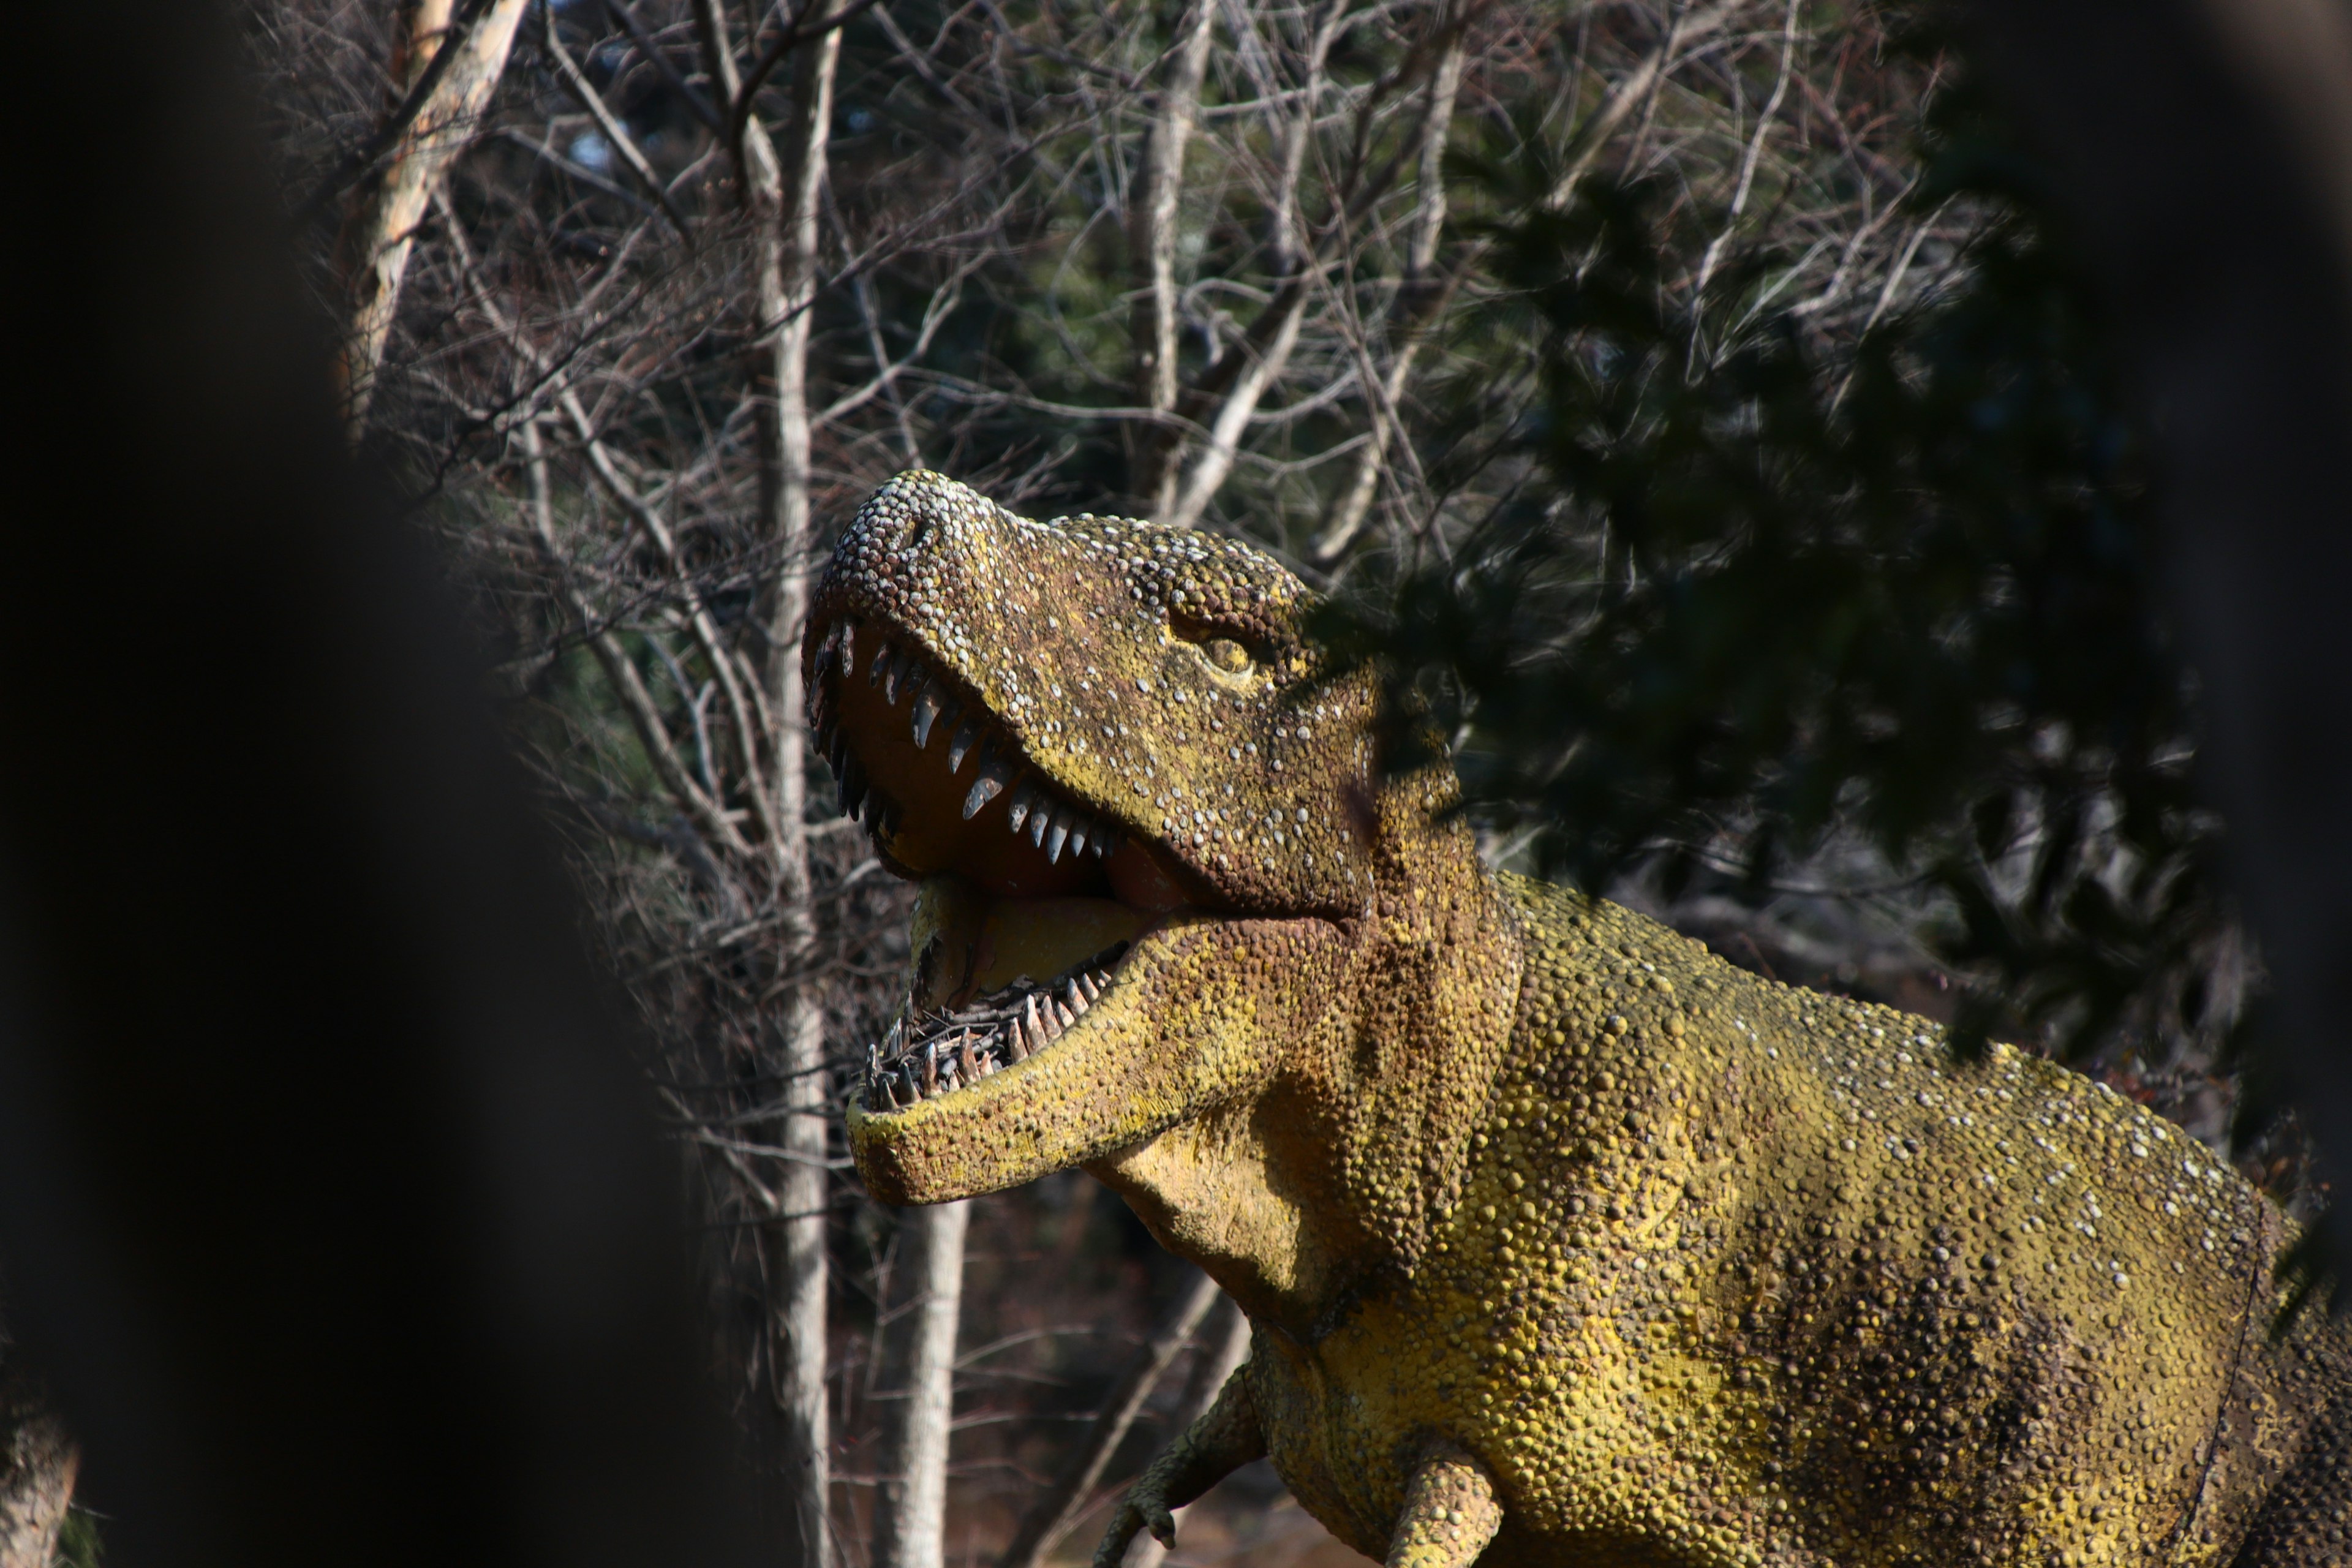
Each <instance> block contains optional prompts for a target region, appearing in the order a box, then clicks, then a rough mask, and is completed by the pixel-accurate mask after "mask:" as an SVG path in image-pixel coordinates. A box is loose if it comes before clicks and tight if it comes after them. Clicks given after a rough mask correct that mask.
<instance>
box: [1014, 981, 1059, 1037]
mask: <svg viewBox="0 0 2352 1568" xmlns="http://www.w3.org/2000/svg"><path fill="white" fill-rule="evenodd" d="M1021 1017H1022V1021H1023V1022H1024V1023H1026V1024H1027V1025H1028V1026H1029V1032H1030V1034H1031V1035H1033V1036H1034V1037H1036V1039H1037V1041H1038V1042H1039V1044H1041V1045H1042V1044H1044V1043H1045V1042H1046V1041H1049V1040H1051V1039H1052V1038H1053V1037H1055V1035H1058V1034H1060V1033H1061V1031H1060V1030H1059V1029H1056V1028H1055V1027H1054V1025H1053V1020H1052V1019H1050V1018H1048V1017H1047V1016H1045V1015H1044V1014H1043V1013H1040V1012H1039V1011H1038V1010H1037V993H1035V992H1034V991H1032V992H1031V993H1029V998H1028V1000H1027V1001H1025V1002H1024V1003H1023V1004H1022V1005H1021Z"/></svg>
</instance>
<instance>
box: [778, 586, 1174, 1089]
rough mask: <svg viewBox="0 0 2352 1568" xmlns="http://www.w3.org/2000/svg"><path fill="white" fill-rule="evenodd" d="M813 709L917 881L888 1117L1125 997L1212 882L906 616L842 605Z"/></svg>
mask: <svg viewBox="0 0 2352 1568" xmlns="http://www.w3.org/2000/svg"><path fill="white" fill-rule="evenodd" d="M810 674H811V684H810V692H809V717H810V722H811V727H812V729H813V730H814V733H815V736H816V739H817V743H818V744H819V746H820V747H821V748H823V749H824V752H825V754H826V757H827V759H828V760H829V761H830V762H831V763H832V764H833V770H834V777H835V780H836V781H837V783H838V786H839V791H840V798H841V806H842V810H843V812H844V813H845V814H846V815H849V816H855V817H856V818H857V819H859V820H860V821H862V822H863V823H864V824H865V826H866V832H867V834H868V835H869V836H870V837H872V839H873V841H874V844H875V848H876V853H877V855H878V856H879V858H881V860H882V862H883V863H884V864H885V865H886V866H887V867H888V868H890V869H891V870H893V871H895V872H897V873H898V874H899V875H901V876H904V877H907V878H909V879H914V880H917V881H919V882H920V883H921V884H922V892H921V895H920V897H919V899H918V901H917V911H916V920H915V930H914V931H913V933H912V935H913V946H914V957H913V971H912V973H911V974H910V976H909V984H908V996H907V1001H906V1005H905V1008H904V1010H903V1011H902V1012H901V1014H900V1015H899V1016H898V1020H897V1021H896V1022H895V1023H894V1024H892V1025H891V1026H890V1028H889V1030H888V1032H887V1034H886V1035H885V1036H884V1037H883V1038H882V1039H881V1040H879V1041H877V1042H876V1043H875V1044H874V1045H873V1046H871V1047H869V1048H868V1051H867V1058H866V1079H865V1083H864V1086H863V1091H862V1099H863V1101H864V1104H865V1108H866V1110H868V1111H869V1112H875V1113H879V1114H886V1115H887V1114H888V1113H890V1112H892V1111H896V1110H902V1109H906V1108H909V1107H912V1106H914V1105H916V1104H918V1103H919V1102H921V1101H923V1100H929V1099H931V1098H934V1097H936V1096H940V1095H947V1094H954V1093H957V1092H960V1091H961V1090H965V1089H971V1088H972V1087H973V1086H975V1085H976V1084H977V1083H979V1082H980V1080H982V1079H986V1078H989V1077H992V1076H993V1075H995V1074H996V1073H998V1072H1001V1071H1003V1070H1006V1069H1008V1068H1015V1067H1018V1066H1019V1065H1020V1064H1021V1063H1023V1062H1024V1061H1026V1060H1028V1059H1029V1058H1031V1057H1033V1056H1034V1055H1036V1054H1038V1053H1040V1052H1042V1051H1045V1050H1046V1049H1048V1048H1049V1047H1054V1046H1055V1045H1057V1044H1058V1043H1059V1042H1060V1041H1061V1039H1062V1037H1064V1036H1065V1035H1066V1034H1068V1033H1070V1032H1072V1031H1073V1030H1075V1029H1077V1028H1078V1027H1079V1026H1080V1020H1081V1019H1083V1018H1086V1017H1087V1016H1088V1015H1089V1014H1090V1013H1094V1012H1096V1011H1097V1010H1098V1009H1104V1008H1111V1009H1116V1008H1117V1007H1118V1005H1120V998H1119V994H1118V993H1119V980H1120V973H1121V969H1122V965H1123V964H1124V963H1125V961H1126V960H1127V958H1128V956H1129V954H1131V953H1132V952H1134V950H1135V948H1136V946H1137V945H1138V944H1139V943H1140V942H1143V941H1145V939H1147V938H1148V937H1149V936H1150V933H1151V932H1152V931H1154V930H1155V929H1157V928H1158V927H1159V926H1160V924H1162V923H1164V922H1165V921H1167V920H1168V919H1169V918H1170V917H1171V916H1173V915H1175V914H1177V913H1179V912H1180V911H1184V910H1196V909H1202V908H1207V907H1212V906H1213V900H1212V898H1211V897H1210V895H1209V894H1208V891H1207V889H1205V887H1204V886H1203V885H1202V882H1201V880H1200V879H1198V878H1197V877H1196V876H1194V875H1193V873H1192V872H1191V871H1190V870H1189V869H1188V868H1185V867H1184V866H1183V865H1182V863H1181V860H1180V859H1179V858H1177V857H1176V856H1175V855H1174V854H1173V853H1171V852H1170V851H1169V850H1168V849H1167V848H1166V847H1163V846H1161V845H1160V844H1158V843H1156V842H1153V841H1152V840H1151V839H1150V837H1148V836H1146V835H1142V834H1139V833H1137V832H1134V831H1132V830H1131V828H1130V827H1129V825H1128V824H1125V823H1122V822H1121V821H1119V820H1118V817H1117V816H1115V815H1114V814H1113V812H1112V810H1111V809H1110V808H1109V807H1108V805H1106V804H1104V803H1099V802H1088V801H1087V800H1084V799H1082V798H1080V796H1079V795H1077V793H1076V791H1075V790H1073V789H1072V788H1071V787H1070V786H1068V785H1067V784H1064V783H1062V782H1060V781H1058V780H1056V779H1055V777H1054V776H1053V775H1052V774H1051V773H1049V772H1048V771H1047V769H1046V767H1045V765H1044V764H1043V763H1040V762H1039V761H1038V760H1037V759H1036V758H1035V757H1034V755H1033V754H1032V753H1031V752H1029V751H1028V750H1027V749H1025V748H1024V746H1023V745H1022V744H1021V742H1020V741H1019V740H1018V738H1017V737H1016V735H1015V733H1014V729H1013V726H1012V725H1011V724H1009V723H1007V722H1006V721H1004V720H1003V718H1001V717H1000V716H999V715H997V714H995V713H993V712H992V711H991V710H989V709H988V707H987V705H986V704H985V703H984V702H982V700H980V699H979V698H978V696H977V695H976V694H975V693H974V692H973V691H972V689H971V687H970V686H969V685H967V684H966V683H965V682H963V681H961V680H960V679H957V678H956V677H955V676H954V675H952V674H951V673H950V672H949V671H947V670H945V669H943V668H940V666H939V664H938V663H937V662H935V661H934V660H933V659H931V658H928V657H926V655H925V654H924V653H923V652H922V650H921V649H920V648H919V647H918V646H917V644H916V641H915V639H914V638H913V637H911V636H909V635H908V634H907V633H905V632H903V631H900V630H898V628H895V627H891V626H883V625H877V624H876V623H875V622H872V621H868V620H862V619H859V618H856V617H852V616H840V617H838V618H836V619H835V620H833V621H832V622H831V623H830V624H828V625H825V626H824V630H823V632H822V634H821V637H820V640H819V641H818V642H817V644H816V653H815V655H814V658H813V660H812V662H811V666H810Z"/></svg>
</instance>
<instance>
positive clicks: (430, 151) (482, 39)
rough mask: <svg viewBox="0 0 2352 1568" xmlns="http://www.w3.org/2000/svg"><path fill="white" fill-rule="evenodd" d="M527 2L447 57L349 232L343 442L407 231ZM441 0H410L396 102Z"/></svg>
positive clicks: (499, 65) (485, 95)
mask: <svg viewBox="0 0 2352 1568" xmlns="http://www.w3.org/2000/svg"><path fill="white" fill-rule="evenodd" d="M527 3H528V0H494V3H493V4H492V5H490V7H489V9H488V11H487V12H485V13H484V14H483V15H482V17H481V19H480V20H479V21H478V22H476V23H475V24H474V26H472V28H471V29H470V30H468V31H467V34H466V35H465V37H462V38H461V39H459V40H458V41H457V48H458V49H459V51H460V53H459V55H458V57H457V59H456V60H455V61H454V62H453V63H452V64H451V65H450V67H449V68H448V69H447V70H446V72H445V73H444V74H443V76H442V78H441V80H440V82H439V84H438V85H437V86H436V87H435V88H434V89H433V96H432V97H431V98H430V99H428V100H425V106H424V107H423V108H422V109H420V110H418V111H417V114H416V118H415V121H411V122H410V124H409V127H408V130H407V132H405V133H404V135H403V136H402V137H401V139H400V145H399V148H398V150H397V151H395V152H394V153H393V156H392V162H391V164H390V166H389V167H387V168H386V169H385V171H384V174H383V179H382V181H381V182H380V183H379V184H377V185H376V187H375V189H374V192H373V195H372V196H371V197H370V198H369V199H368V200H367V202H366V204H365V205H364V206H363V207H362V216H361V217H360V220H359V221H358V222H357V223H356V224H355V225H354V226H352V239H351V243H350V245H349V247H348V248H347V249H346V251H345V253H344V254H345V256H346V257H347V258H348V260H347V263H346V276H347V279H348V283H347V287H348V288H349V289H350V299H351V318H350V326H349V329H348V331H346V332H345V334H344V340H343V349H342V353H341V356H340V357H339V358H338V360H337V362H336V373H337V380H338V382H339V383H340V386H341V394H342V404H343V420H344V427H345V431H346V433H347V434H348V435H349V437H350V438H351V439H352V441H353V442H354V443H356V442H357V441H358V440H359V438H360V437H361V436H362V434H363V433H365V431H366V429H367V414H368V405H369V404H370V403H372V402H373V400H374V397H375V389H376V377H377V374H378V373H379V372H381V371H382V369H383V350H384V344H385V342H387V341H388V340H389V339H390V338H391V336H392V322H393V318H394V315H396V314H397V313H398V311H399V309H400V285H401V281H402V279H404V278H405V277H406V276H407V273H408V257H409V253H410V252H411V251H412V250H413V249H415V243H416V226H417V224H418V223H419V222H421V221H422V220H423V219H424V216H425V205H426V204H427V203H428V202H430V201H431V200H432V199H433V192H434V188H435V187H436V186H437V185H438V184H440V183H441V180H442V177H443V176H444V175H446V174H447V173H448V172H449V165H450V163H453V162H454V161H455V160H456V158H457V154H458V153H460V152H462V151H463V150H464V149H465V146H466V143H467V141H469V140H470V139H471V136H472V133H473V127H474V122H475V121H477V120H478V119H480V118H481V113H482V110H483V108H484V107H485V106H486V105H487V104H488V102H489V100H490V92H491V90H492V89H495V88H496V87H497V86H498V84H499V77H501V76H503V75H504V74H506V68H507V56H508V54H509V52H510V51H511V50H512V49H513V47H514V37H515V27H516V26H517V24H519V23H520V21H521V20H522V14H523V10H524V8H525V5H526V4H527ZM450 16H451V0H419V4H418V5H417V6H416V9H415V11H413V12H412V13H410V16H409V31H408V35H407V42H406V47H405V48H404V54H403V58H402V61H401V69H400V87H401V91H402V93H403V95H405V93H406V92H407V90H408V89H411V88H413V87H415V85H416V83H417V79H418V78H420V77H421V76H423V75H424V72H425V67H426V66H427V65H429V64H431V63H432V60H433V57H434V56H435V55H436V53H438V52H439V50H440V48H441V46H442V43H443V40H444V39H445V37H446V35H447V32H448V27H449V21H450Z"/></svg>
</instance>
